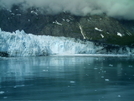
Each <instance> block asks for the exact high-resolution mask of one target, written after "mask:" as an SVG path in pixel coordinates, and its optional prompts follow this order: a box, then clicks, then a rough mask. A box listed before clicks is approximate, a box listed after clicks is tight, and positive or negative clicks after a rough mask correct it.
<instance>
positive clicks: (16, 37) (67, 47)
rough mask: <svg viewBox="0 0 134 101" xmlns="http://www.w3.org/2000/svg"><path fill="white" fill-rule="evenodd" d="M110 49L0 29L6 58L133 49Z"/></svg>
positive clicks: (103, 52) (93, 44) (73, 40)
mask: <svg viewBox="0 0 134 101" xmlns="http://www.w3.org/2000/svg"><path fill="white" fill-rule="evenodd" d="M110 48H111V47H108V46H105V45H96V44H95V43H93V42H90V41H81V40H79V39H77V40H76V39H74V38H69V37H68V38H67V37H54V36H46V35H33V34H26V33H25V32H24V31H23V30H22V31H19V30H17V31H15V32H12V33H11V32H5V31H2V30H1V29H0V53H1V54H8V56H45V55H70V54H72V55H73V54H108V53H112V54H132V53H133V49H130V48H129V47H125V48H123V47H120V48H119V47H118V48H115V49H112V50H110Z"/></svg>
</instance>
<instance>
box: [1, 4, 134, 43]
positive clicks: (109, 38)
mask: <svg viewBox="0 0 134 101" xmlns="http://www.w3.org/2000/svg"><path fill="white" fill-rule="evenodd" d="M133 22H134V21H124V20H117V19H114V18H111V17H108V16H106V15H105V14H103V15H87V16H75V15H71V14H69V13H67V12H63V13H60V14H56V15H51V14H45V13H40V12H38V9H35V8H30V9H28V10H27V11H22V10H21V9H20V8H19V7H18V6H13V7H12V9H11V10H8V9H5V8H2V9H1V10H0V28H1V29H2V30H4V31H10V32H12V31H15V30H18V29H19V30H24V31H25V32H26V33H33V34H36V35H51V36H65V37H72V38H76V39H77V38H78V39H86V40H90V41H94V42H101V43H107V44H116V45H129V46H130V45H131V46H133V43H134V40H133V39H134V23H133Z"/></svg>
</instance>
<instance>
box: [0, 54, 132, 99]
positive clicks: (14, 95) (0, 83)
mask: <svg viewBox="0 0 134 101" xmlns="http://www.w3.org/2000/svg"><path fill="white" fill-rule="evenodd" d="M20 100H21V101H134V58H132V57H97V56H95V57H91V56H46V57H9V58H0V101H20Z"/></svg>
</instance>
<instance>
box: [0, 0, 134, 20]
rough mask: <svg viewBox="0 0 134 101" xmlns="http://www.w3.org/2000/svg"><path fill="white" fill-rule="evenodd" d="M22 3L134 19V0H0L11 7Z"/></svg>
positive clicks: (85, 13) (74, 12)
mask: <svg viewBox="0 0 134 101" xmlns="http://www.w3.org/2000/svg"><path fill="white" fill-rule="evenodd" d="M14 4H21V6H22V8H23V9H27V8H29V7H37V8H39V9H40V11H45V12H48V13H52V14H56V13H60V12H70V13H72V14H75V15H81V16H85V15H87V14H93V15H94V14H103V13H104V14H106V15H108V16H111V17H115V18H121V19H128V20H134V12H133V10H134V0H0V6H2V7H6V8H7V9H10V8H11V7H12V5H14Z"/></svg>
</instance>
